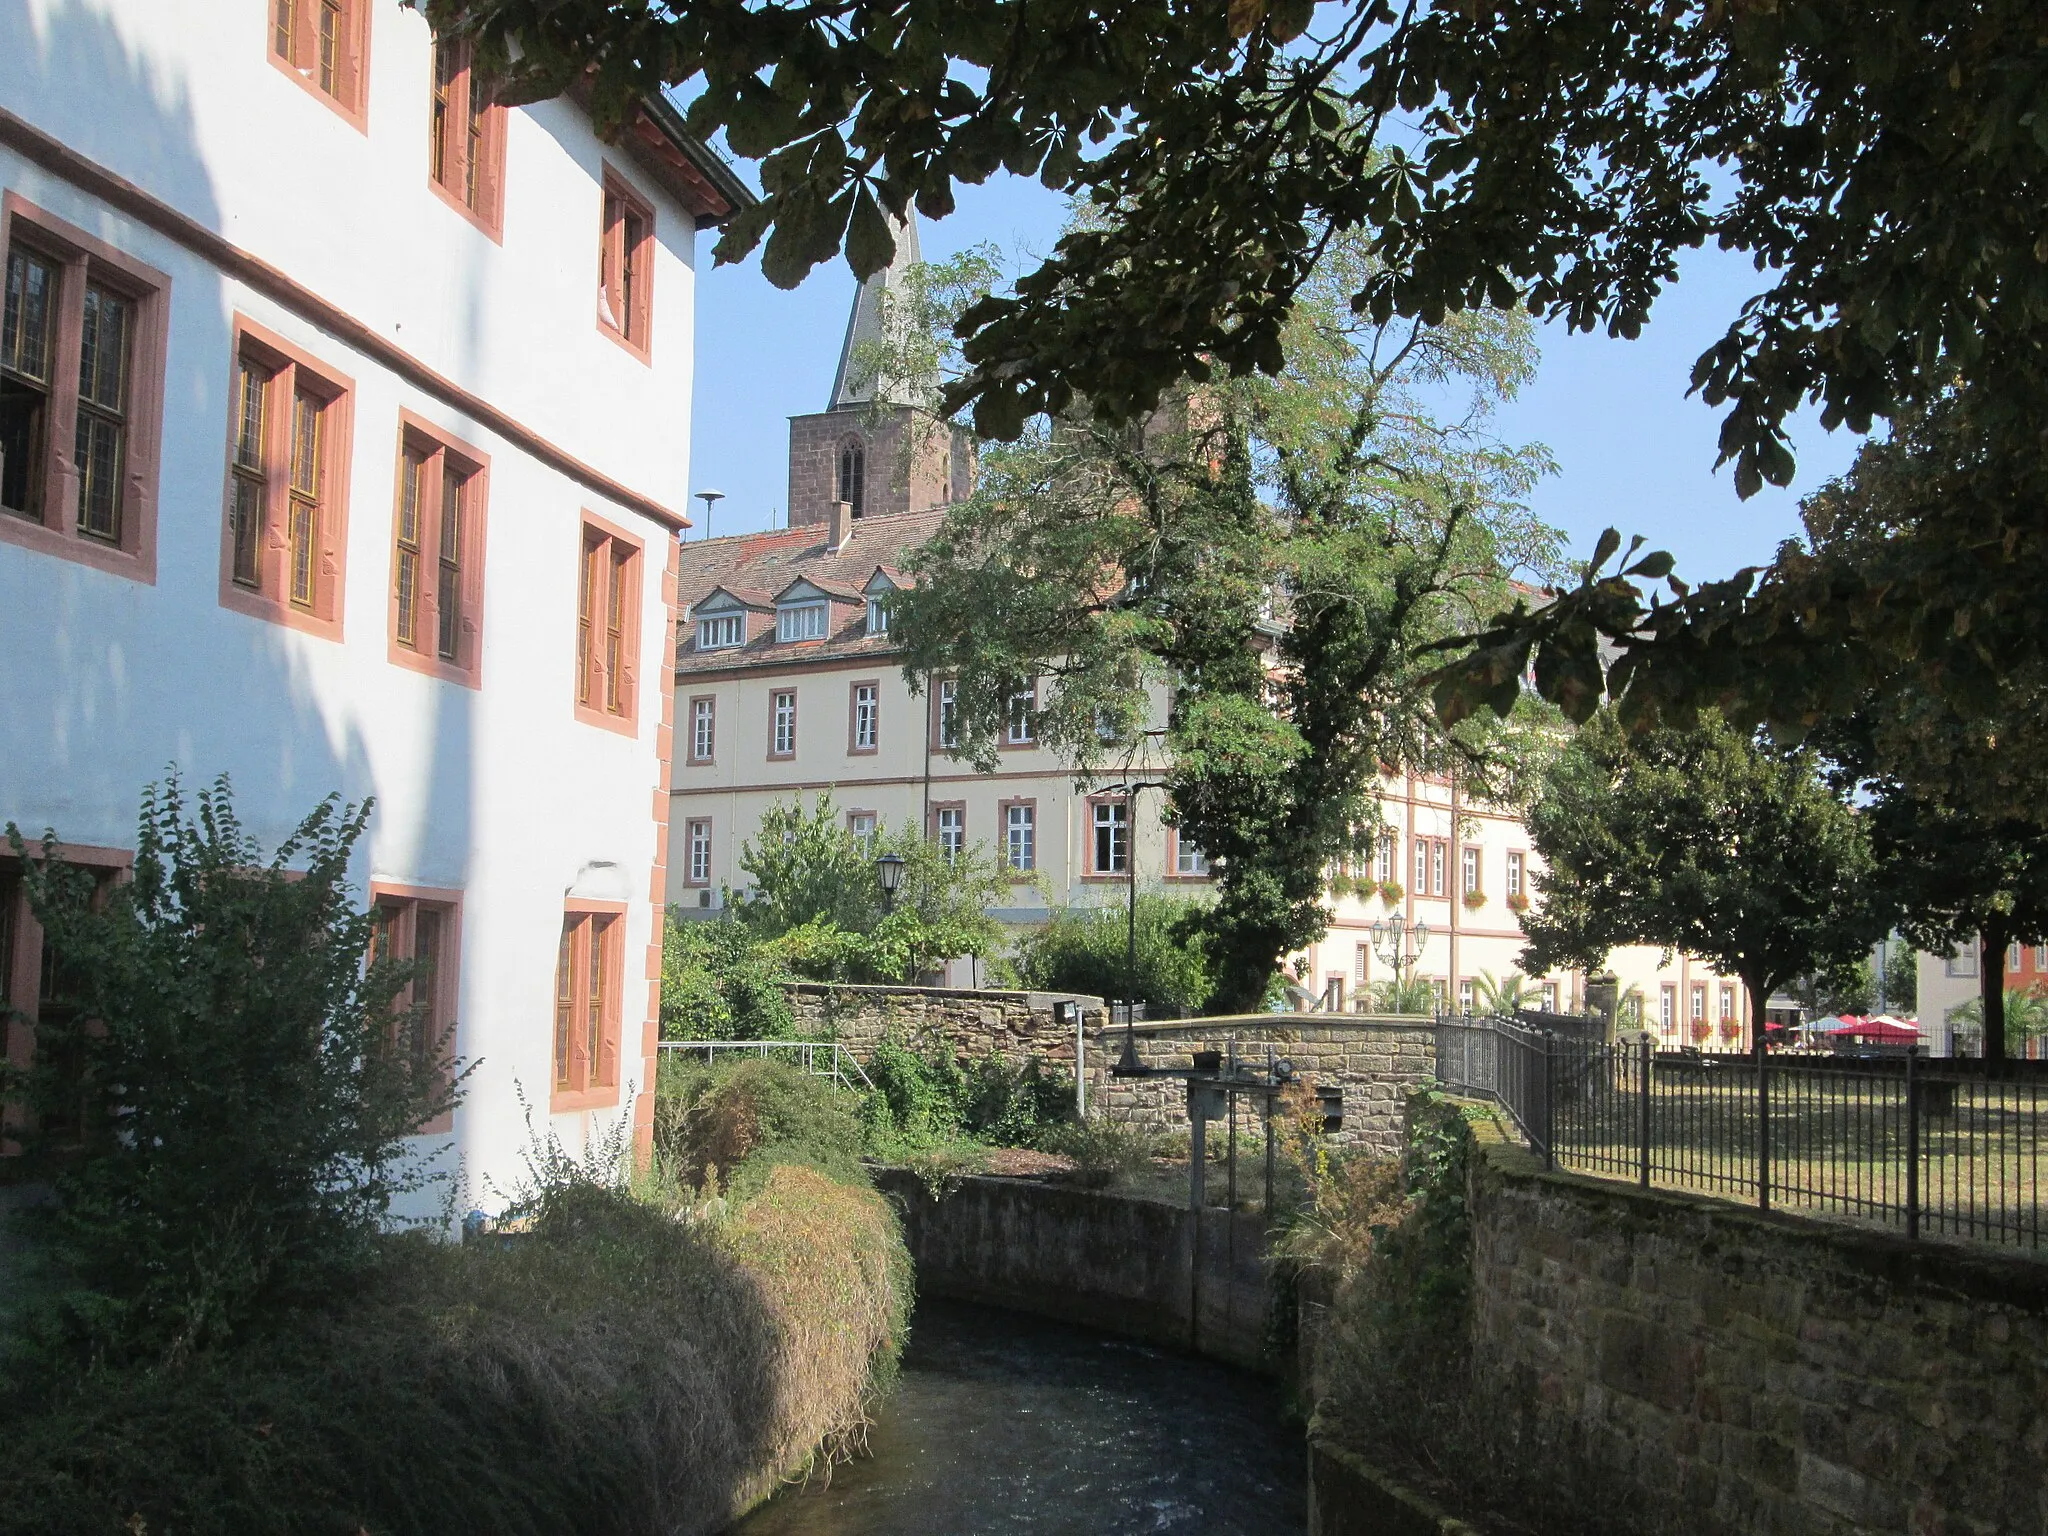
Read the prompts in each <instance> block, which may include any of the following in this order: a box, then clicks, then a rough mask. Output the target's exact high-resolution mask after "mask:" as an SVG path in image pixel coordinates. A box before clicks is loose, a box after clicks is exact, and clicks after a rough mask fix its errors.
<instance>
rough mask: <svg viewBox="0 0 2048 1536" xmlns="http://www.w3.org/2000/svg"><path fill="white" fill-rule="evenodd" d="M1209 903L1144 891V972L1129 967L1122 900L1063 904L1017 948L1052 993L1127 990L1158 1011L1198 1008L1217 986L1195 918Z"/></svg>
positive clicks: (1027, 968) (1029, 979) (1140, 933)
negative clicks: (1102, 903)
mask: <svg viewBox="0 0 2048 1536" xmlns="http://www.w3.org/2000/svg"><path fill="white" fill-rule="evenodd" d="M1206 910H1207V908H1206V906H1205V905H1203V904H1202V903H1199V902H1192V901H1182V900H1178V899H1176V898H1173V897H1169V896H1160V895H1155V894H1148V893H1144V892H1141V893H1139V896H1138V911H1137V939H1138V950H1137V959H1138V963H1137V971H1136V974H1135V976H1133V974H1132V971H1131V966H1130V939H1129V928H1128V924H1129V916H1128V912H1127V909H1126V908H1125V907H1124V906H1122V905H1117V906H1110V907H1061V908H1059V909H1057V910H1056V911H1054V913H1053V914H1052V918H1051V920H1050V921H1049V922H1047V923H1046V925H1045V926H1044V927H1043V928H1041V929H1039V930H1038V932H1036V933H1034V934H1031V935H1030V936H1028V937H1027V938H1026V939H1025V940H1024V942H1023V944H1022V946H1021V947H1020V949H1019V953H1018V970H1019V971H1020V972H1021V973H1022V975H1023V977H1024V980H1025V982H1026V983H1027V984H1029V985H1030V986H1033V987H1038V988H1040V989H1042V990H1044V991H1048V992H1087V993H1093V994H1095V995H1096V996H1098V997H1114V998H1122V997H1128V996H1129V995H1130V994H1131V993H1132V992H1133V991H1135V992H1136V994H1137V998H1138V1000H1139V1001H1141V1002H1143V1003H1144V1004H1145V1006H1146V1008H1147V1009H1148V1010H1150V1011H1152V1012H1154V1013H1155V1014H1160V1015H1165V1016H1169V1017H1178V1016H1181V1015H1185V1014H1192V1013H1199V1012H1200V1011H1201V1010H1202V1009H1203V1008H1204V1007H1206V1006H1207V1005H1208V1001H1209V994H1210V992H1211V990H1212V989H1213V986H1214V973H1213V968H1212V966H1211V965H1210V961H1209V956H1208V950H1207V946H1206V945H1205V944H1204V942H1203V941H1202V939H1201V937H1200V935H1199V933H1198V931H1197V929H1196V924H1197V922H1198V921H1199V919H1200V916H1201V914H1202V913H1203V912H1205V911H1206Z"/></svg>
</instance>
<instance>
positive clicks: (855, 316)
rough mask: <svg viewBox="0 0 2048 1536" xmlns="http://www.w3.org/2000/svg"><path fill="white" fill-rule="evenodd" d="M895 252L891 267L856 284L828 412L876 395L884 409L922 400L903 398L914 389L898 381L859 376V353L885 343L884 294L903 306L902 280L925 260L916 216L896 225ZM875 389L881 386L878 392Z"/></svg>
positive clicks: (865, 401) (865, 402)
mask: <svg viewBox="0 0 2048 1536" xmlns="http://www.w3.org/2000/svg"><path fill="white" fill-rule="evenodd" d="M895 234H896V254H895V256H894V257H893V258H892V259H891V260H890V262H889V265H888V266H886V267H884V268H883V269H882V270H881V271H879V272H877V273H875V274H873V275H872V276H870V277H869V278H868V279H867V281H865V282H864V283H862V284H861V285H860V292H859V293H857V294H855V295H854V297H853V313H852V314H851V315H849V316H848V317H847V320H846V340H845V341H844V342H842V343H841V344H840V347H839V367H838V369H837V371H835V372H834V374H833V375H832V399H831V402H830V403H829V404H828V405H827V406H826V409H827V410H831V411H844V410H852V409H855V408H856V407H859V406H864V405H871V404H873V403H874V402H875V397H876V395H877V393H879V394H880V396H881V402H882V404H884V405H916V404H919V403H920V402H919V401H917V400H913V399H909V398H906V397H907V396H909V395H910V394H911V393H912V391H911V390H909V389H907V388H905V387H903V384H902V382H901V381H899V380H896V379H888V378H883V379H873V378H867V377H863V374H864V372H865V369H864V368H863V366H862V360H861V359H859V358H858V354H859V353H860V352H861V351H863V350H865V349H867V348H869V347H871V346H872V345H874V344H878V343H880V342H881V341H882V340H883V334H882V309H883V305H882V296H883V295H884V294H887V295H888V296H889V300H890V302H891V304H901V303H902V302H903V300H904V295H905V292H906V288H905V279H906V274H907V273H908V272H909V270H910V268H912V267H914V266H916V265H918V263H920V262H921V261H923V259H924V258H923V257H922V256H921V255H919V254H918V248H917V213H916V210H914V209H913V210H911V213H910V216H909V217H908V218H907V219H906V220H904V221H903V222H902V223H901V224H898V225H896V227H895ZM877 385H879V386H880V388H879V391H878V390H877V387H876V386H877Z"/></svg>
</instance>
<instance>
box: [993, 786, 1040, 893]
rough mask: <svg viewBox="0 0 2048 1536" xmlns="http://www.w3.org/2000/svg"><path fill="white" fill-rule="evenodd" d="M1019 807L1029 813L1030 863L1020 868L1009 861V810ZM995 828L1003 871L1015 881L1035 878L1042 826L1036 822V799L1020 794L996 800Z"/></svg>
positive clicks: (1037, 869) (1037, 871) (1037, 870)
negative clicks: (1027, 866)
mask: <svg viewBox="0 0 2048 1536" xmlns="http://www.w3.org/2000/svg"><path fill="white" fill-rule="evenodd" d="M1020 808H1021V809H1023V810H1027V811H1029V812H1030V813H1031V864H1030V867H1029V868H1020V867H1019V866H1018V865H1016V864H1013V863H1011V862H1010V812H1011V811H1013V810H1017V809H1020ZM996 829H997V831H998V832H999V833H1000V835H1001V837H1002V858H1003V873H1004V874H1006V875H1008V876H1009V877H1010V878H1011V879H1012V880H1017V881H1023V880H1032V879H1035V878H1037V876H1038V873H1039V868H1038V865H1039V859H1038V849H1039V844H1040V842H1041V841H1042V839H1041V837H1040V833H1041V832H1042V831H1043V828H1041V827H1040V826H1039V824H1038V801H1037V800H1036V799H1035V798H1031V797H1026V796H1021V795H1019V796H1012V797H1011V798H1010V799H1007V800H998V801H997V802H996Z"/></svg>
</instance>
